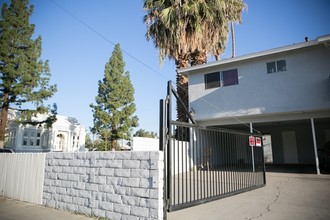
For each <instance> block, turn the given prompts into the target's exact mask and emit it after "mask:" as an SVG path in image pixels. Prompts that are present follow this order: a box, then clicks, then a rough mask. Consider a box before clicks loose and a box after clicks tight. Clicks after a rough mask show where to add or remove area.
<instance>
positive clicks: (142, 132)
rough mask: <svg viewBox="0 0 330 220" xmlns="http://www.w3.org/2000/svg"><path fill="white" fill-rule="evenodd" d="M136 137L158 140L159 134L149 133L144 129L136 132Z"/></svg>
mask: <svg viewBox="0 0 330 220" xmlns="http://www.w3.org/2000/svg"><path fill="white" fill-rule="evenodd" d="M133 136H134V137H148V138H158V136H157V133H155V132H153V131H152V132H149V131H146V130H144V129H139V130H138V131H136V132H135V134H134V135H133Z"/></svg>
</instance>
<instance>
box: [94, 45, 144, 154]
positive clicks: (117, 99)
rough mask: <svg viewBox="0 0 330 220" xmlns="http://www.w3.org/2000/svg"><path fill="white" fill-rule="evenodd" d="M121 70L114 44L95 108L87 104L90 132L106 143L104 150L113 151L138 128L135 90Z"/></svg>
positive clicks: (99, 85) (118, 53)
mask: <svg viewBox="0 0 330 220" xmlns="http://www.w3.org/2000/svg"><path fill="white" fill-rule="evenodd" d="M124 67H125V62H124V61H123V55H122V51H121V49H120V45H119V44H116V45H115V48H114V51H113V52H112V55H111V57H110V59H109V62H107V63H106V65H105V70H104V78H103V80H102V81H99V82H98V95H97V96H96V97H95V101H96V105H94V104H90V107H91V108H92V111H93V117H94V126H93V127H92V128H91V131H92V132H93V133H94V134H97V135H98V136H99V137H100V138H101V139H102V140H103V141H104V142H105V150H114V149H116V148H117V147H118V143H117V140H118V139H128V138H129V137H130V136H131V129H132V128H133V127H137V126H138V118H137V116H133V114H134V112H135V110H136V107H135V104H134V88H133V86H132V83H131V80H130V75H129V72H127V71H126V72H124Z"/></svg>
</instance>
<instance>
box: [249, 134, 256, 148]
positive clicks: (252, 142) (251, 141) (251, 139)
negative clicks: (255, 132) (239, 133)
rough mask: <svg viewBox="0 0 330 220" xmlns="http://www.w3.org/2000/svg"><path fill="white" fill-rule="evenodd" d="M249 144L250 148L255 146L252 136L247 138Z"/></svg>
mask: <svg viewBox="0 0 330 220" xmlns="http://www.w3.org/2000/svg"><path fill="white" fill-rule="evenodd" d="M249 143H250V146H251V147H253V146H255V145H256V140H255V138H254V137H253V136H249Z"/></svg>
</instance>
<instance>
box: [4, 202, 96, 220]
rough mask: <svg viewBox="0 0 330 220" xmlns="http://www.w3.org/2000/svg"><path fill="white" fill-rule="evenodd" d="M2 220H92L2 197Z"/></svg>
mask: <svg viewBox="0 0 330 220" xmlns="http://www.w3.org/2000/svg"><path fill="white" fill-rule="evenodd" d="M0 219H1V220H62V219H65V220H91V219H94V220H96V218H90V217H87V216H84V215H79V214H73V213H70V212H67V211H63V210H57V209H52V208H47V207H44V206H39V205H34V204H31V203H27V202H21V201H17V200H13V199H7V198H3V197H0Z"/></svg>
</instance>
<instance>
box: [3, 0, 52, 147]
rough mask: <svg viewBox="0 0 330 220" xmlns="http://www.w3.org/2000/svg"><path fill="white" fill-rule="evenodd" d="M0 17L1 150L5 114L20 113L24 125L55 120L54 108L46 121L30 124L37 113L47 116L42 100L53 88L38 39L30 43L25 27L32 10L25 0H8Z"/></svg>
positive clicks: (30, 26) (29, 30)
mask: <svg viewBox="0 0 330 220" xmlns="http://www.w3.org/2000/svg"><path fill="white" fill-rule="evenodd" d="M1 12H2V13H1V17H0V74H1V75H0V108H1V110H0V111H1V121H0V148H2V147H3V144H4V139H5V132H6V126H7V121H8V110H9V109H16V110H18V111H20V112H21V120H19V122H24V123H30V122H31V123H33V124H40V123H47V124H48V125H51V124H52V123H53V122H54V121H55V120H56V106H55V105H54V108H53V110H52V113H53V115H50V117H49V118H48V119H47V120H46V121H42V122H36V121H31V120H32V119H31V118H32V116H36V115H37V114H38V113H48V112H49V110H50V107H49V106H45V105H44V102H43V101H44V100H47V99H48V98H50V97H51V96H52V95H53V94H54V93H55V92H56V90H57V89H56V85H49V80H50V77H51V74H50V70H49V66H48V61H45V62H43V61H42V60H41V59H40V56H41V37H40V36H39V37H38V38H36V39H32V35H33V33H34V25H33V24H30V23H29V17H30V16H31V14H32V12H33V6H32V5H29V1H28V0H12V1H11V4H10V6H9V7H8V5H7V3H4V4H3V6H2V11H1Z"/></svg>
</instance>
